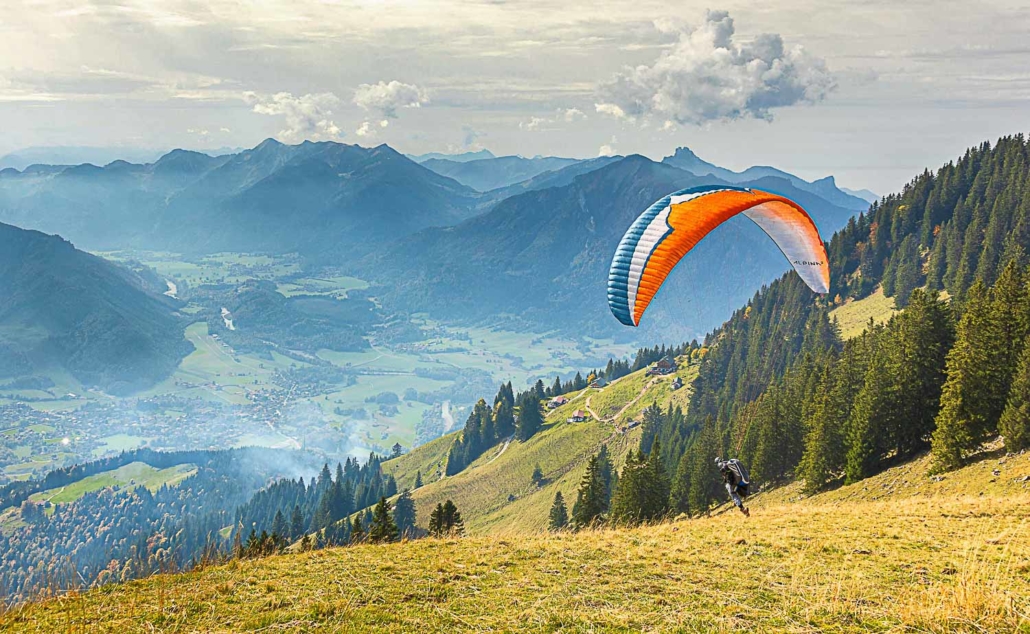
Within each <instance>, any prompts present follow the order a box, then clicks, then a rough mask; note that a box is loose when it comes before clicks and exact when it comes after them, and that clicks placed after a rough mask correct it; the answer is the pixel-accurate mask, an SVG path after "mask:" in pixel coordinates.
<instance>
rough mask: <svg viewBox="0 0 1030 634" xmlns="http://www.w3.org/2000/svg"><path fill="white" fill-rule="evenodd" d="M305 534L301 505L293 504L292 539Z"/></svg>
mask: <svg viewBox="0 0 1030 634" xmlns="http://www.w3.org/2000/svg"><path fill="white" fill-rule="evenodd" d="M303 534H304V515H303V514H301V511H300V506H299V505H297V504H294V505H293V513H292V514H291V515H290V539H297V538H298V537H300V536H301V535H303Z"/></svg>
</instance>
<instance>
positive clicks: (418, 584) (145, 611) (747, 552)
mask: <svg viewBox="0 0 1030 634" xmlns="http://www.w3.org/2000/svg"><path fill="white" fill-rule="evenodd" d="M1028 510H1030V496H1027V495H1024V494H1020V495H1017V496H1013V497H1009V498H1001V499H999V498H990V499H982V498H970V497H966V496H963V497H960V498H958V499H954V500H948V499H940V498H930V497H928V498H925V499H924V498H905V499H891V500H885V501H857V502H853V503H851V504H847V505H839V506H838V505H837V504H836V503H830V504H821V503H816V502H815V500H811V501H809V502H808V503H803V504H790V503H787V504H775V505H766V506H763V507H762V508H761V509H759V510H757V511H756V513H754V515H753V516H752V518H751V519H750V520H748V519H745V518H743V517H742V516H740V515H738V514H736V513H725V514H718V515H716V516H714V517H711V518H706V519H698V520H684V521H679V522H673V523H668V524H664V525H660V526H653V527H643V528H638V529H633V530H599V531H594V532H587V533H580V534H574V535H547V534H534V535H527V536H523V537H521V538H506V539H499V538H495V537H471V538H465V539H460V540H424V541H419V542H412V543H405V544H394V545H389V546H362V547H356V548H345V549H335V550H327V551H319V552H313V553H306V554H300V555H286V556H280V557H271V558H268V559H264V560H259V561H247V562H235V563H231V564H229V565H226V566H221V567H214V568H210V569H207V570H205V571H202V572H199V573H192V574H185V575H175V576H157V577H154V578H151V579H148V580H145V581H140V582H136V583H131V584H127V585H119V586H110V587H107V588H103V589H101V590H97V591H93V592H90V593H87V594H86V595H76V596H68V597H65V598H61V599H51V600H48V601H45V602H43V603H41V604H38V605H34V606H31V607H28V608H26V609H23V610H15V611H13V612H10V613H8V614H7V615H6V616H4V617H0V630H4V631H26V632H65V631H67V632H71V631H87V632H196V631H202V632H239V631H263V632H314V631H318V632H328V631H331V632H368V631H383V632H438V631H539V632H554V631H563V632H566V631H567V632H609V631H610V632H640V631H678V632H731V631H732V632H859V631H863V632H864V631H876V632H1028V631H1030V530H1028V526H1027V518H1028Z"/></svg>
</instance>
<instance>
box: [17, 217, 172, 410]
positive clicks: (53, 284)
mask: <svg viewBox="0 0 1030 634" xmlns="http://www.w3.org/2000/svg"><path fill="white" fill-rule="evenodd" d="M0 297H3V300H2V301H0V378H3V377H10V376H15V375H26V374H31V373H35V372H40V373H43V372H46V371H47V370H50V369H62V370H65V371H67V372H70V373H71V374H72V375H73V376H75V377H76V378H77V379H78V380H79V381H81V382H82V383H83V384H85V385H91V386H98V387H100V388H102V389H104V390H106V391H108V392H112V393H118V394H124V393H128V392H132V391H134V390H137V389H141V388H144V387H147V386H149V385H152V384H153V383H155V382H156V381H159V380H161V379H163V378H165V377H166V376H168V375H169V374H170V373H171V372H172V371H173V370H174V369H175V367H176V366H177V365H178V363H179V361H180V360H181V359H182V358H183V357H184V356H185V355H186V354H188V353H189V352H190V351H191V350H192V346H191V345H190V344H189V342H187V341H186V340H185V339H184V338H183V328H184V322H183V320H182V319H181V318H180V316H179V315H178V314H177V313H176V312H175V311H176V305H175V302H174V300H171V299H170V298H167V297H164V296H162V295H160V294H158V293H156V292H154V291H153V290H152V289H151V288H150V287H149V285H148V282H147V281H146V280H145V279H144V278H143V277H141V276H139V275H137V274H136V273H133V272H132V271H130V270H128V269H125V268H122V267H120V266H117V265H115V264H112V263H110V262H107V261H106V260H103V259H101V258H98V257H96V256H93V255H90V254H88V253H83V252H82V251H79V250H77V249H75V247H73V246H72V245H71V243H69V242H66V241H65V240H63V239H61V238H60V237H58V236H50V235H45V234H43V233H39V232H37V231H26V230H24V229H19V228H17V227H12V226H10V225H5V224H0Z"/></svg>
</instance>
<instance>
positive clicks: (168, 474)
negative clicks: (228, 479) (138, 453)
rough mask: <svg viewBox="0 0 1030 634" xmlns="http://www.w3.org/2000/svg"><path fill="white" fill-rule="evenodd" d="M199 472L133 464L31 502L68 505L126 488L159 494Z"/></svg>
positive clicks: (187, 466)
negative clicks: (95, 493) (110, 489)
mask: <svg viewBox="0 0 1030 634" xmlns="http://www.w3.org/2000/svg"><path fill="white" fill-rule="evenodd" d="M196 472H197V467H196V465H191V464H183V465H176V466H174V467H169V468H167V469H155V468H154V467H151V466H150V465H148V464H145V463H142V462H133V463H130V464H127V465H125V466H124V467H120V468H118V469H112V470H111V471H104V472H101V473H97V474H95V475H91V476H88V477H86V478H83V479H82V480H79V481H78V482H75V483H74V484H69V485H68V486H64V487H61V488H59V489H50V490H47V491H41V492H40V493H36V494H33V495H32V496H31V497H30V498H29V499H30V500H32V501H33V502H43V501H49V502H51V503H52V504H67V503H68V502H72V501H74V500H77V499H79V498H80V497H82V496H83V495H85V494H86V493H91V492H93V491H99V490H100V489H104V488H108V487H113V486H120V487H123V488H126V489H133V488H135V487H146V488H147V489H150V490H151V491H157V490H158V489H160V488H161V487H162V486H163V485H166V484H167V485H169V486H173V485H175V484H178V483H179V482H182V481H183V480H185V479H186V478H188V477H189V476H191V475H193V474H194V473H196Z"/></svg>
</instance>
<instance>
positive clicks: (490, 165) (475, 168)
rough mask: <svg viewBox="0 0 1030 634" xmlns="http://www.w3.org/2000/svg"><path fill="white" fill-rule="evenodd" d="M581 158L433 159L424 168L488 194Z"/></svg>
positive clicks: (571, 163)
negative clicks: (492, 190)
mask: <svg viewBox="0 0 1030 634" xmlns="http://www.w3.org/2000/svg"><path fill="white" fill-rule="evenodd" d="M578 162H579V160H578V159H567V158H557V157H553V156H538V157H535V158H523V157H521V156H502V157H499V158H485V159H478V160H474V161H453V160H448V159H438V158H434V159H429V160H426V161H423V162H422V165H424V166H425V167H428V168H429V169H431V170H433V171H434V172H436V173H437V174H442V175H443V176H449V177H451V178H453V179H454V180H456V181H458V182H459V183H461V184H463V185H468V186H469V187H471V188H472V189H475V190H478V191H481V192H485V191H490V190H491V189H498V188H501V187H507V186H509V185H514V184H515V183H520V182H522V181H525V180H528V179H530V178H533V177H534V176H537V175H538V174H543V173H544V172H550V171H553V170H557V169H561V168H563V167H568V166H569V165H573V164H575V163H578Z"/></svg>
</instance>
